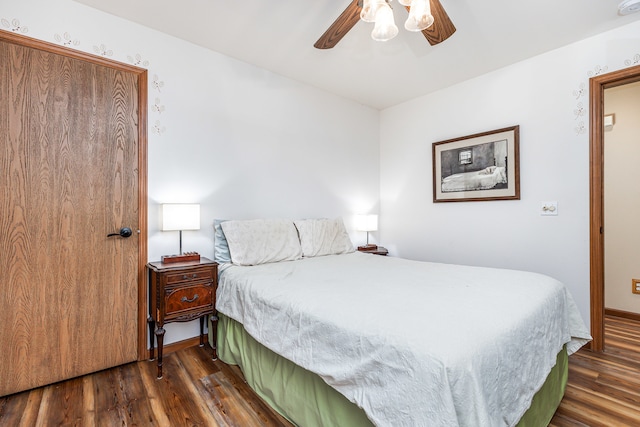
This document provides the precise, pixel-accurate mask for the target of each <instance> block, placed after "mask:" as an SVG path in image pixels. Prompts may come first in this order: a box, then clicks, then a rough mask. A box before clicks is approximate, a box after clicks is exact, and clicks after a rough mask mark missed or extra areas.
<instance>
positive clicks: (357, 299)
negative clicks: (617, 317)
mask: <svg viewBox="0 0 640 427" xmlns="http://www.w3.org/2000/svg"><path fill="white" fill-rule="evenodd" d="M216 306H217V308H218V310H219V312H220V313H222V314H224V315H226V316H228V317H230V318H232V319H234V320H236V321H238V322H240V323H242V325H243V327H244V329H245V330H246V331H247V332H248V333H249V334H250V335H251V336H252V337H253V338H254V339H255V340H256V341H258V342H259V343H260V344H261V345H263V346H265V347H267V348H268V349H270V350H271V351H273V352H274V353H276V354H278V355H280V356H282V357H284V358H285V359H287V360H290V361H292V362H294V363H295V365H297V366H300V367H302V368H304V369H305V370H308V371H310V372H313V373H314V374H315V375H317V376H319V377H320V378H321V379H322V381H323V382H324V383H326V384H328V385H329V386H330V387H331V388H333V389H335V390H336V391H338V392H339V393H340V394H341V395H343V396H344V397H345V398H346V399H347V400H348V401H350V402H352V403H354V404H355V405H356V406H357V407H359V408H362V410H363V411H364V412H365V414H366V416H367V418H368V419H369V420H370V421H371V422H372V423H373V424H375V425H377V426H386V425H389V426H402V425H406V426H420V425H439V426H446V425H462V426H465V425H466V426H477V425H491V426H493V425H496V426H502V425H504V426H513V425H515V424H516V423H517V422H518V421H519V420H520V419H521V418H522V415H523V414H524V413H525V411H526V410H527V409H528V408H529V407H530V405H531V402H532V399H533V397H534V394H535V393H537V392H538V390H540V388H541V387H542V386H543V384H544V383H545V380H546V379H547V376H548V374H549V372H551V370H552V368H553V367H554V366H555V365H556V362H557V355H558V353H559V352H560V351H561V349H562V348H563V347H564V346H566V349H567V352H568V353H569V354H570V353H571V352H573V351H575V350H577V348H579V347H580V346H581V345H582V344H584V343H585V342H586V341H587V340H588V339H589V338H590V337H589V334H588V331H587V329H586V327H585V326H584V323H583V322H582V319H581V318H580V316H579V314H578V312H577V309H576V307H575V304H574V303H573V300H572V299H571V296H570V295H569V293H568V292H567V290H566V289H565V287H564V286H563V285H562V284H561V283H560V282H558V281H557V280H554V279H552V278H550V277H547V276H543V275H539V274H534V273H527V272H519V271H512V270H501V269H488V268H478V267H466V266H452V265H446V264H434V263H422V262H416V261H408V260H402V259H398V258H387V257H374V256H371V255H368V254H361V253H353V254H347V255H339V256H326V257H318V258H310V259H303V260H299V261H291V262H281V263H274V264H263V265H259V266H254V267H238V266H231V267H229V268H227V269H224V271H223V272H222V273H221V276H220V282H219V286H218V292H217V302H216Z"/></svg>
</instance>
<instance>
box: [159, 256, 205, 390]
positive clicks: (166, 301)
mask: <svg viewBox="0 0 640 427" xmlns="http://www.w3.org/2000/svg"><path fill="white" fill-rule="evenodd" d="M147 270H148V272H149V317H148V318H147V321H148V323H149V340H150V341H151V348H150V355H151V360H153V358H154V347H155V339H156V338H157V340H158V378H162V346H163V341H164V333H165V330H164V327H163V326H164V324H165V323H171V322H188V321H190V320H194V319H198V318H199V319H200V347H202V346H204V322H205V320H206V317H207V316H209V315H211V316H212V317H211V325H212V327H213V328H214V332H215V327H216V325H217V320H218V317H217V316H216V313H215V304H216V287H217V286H218V263H217V262H214V261H211V260H209V259H207V258H201V259H200V260H199V261H187V262H176V263H172V264H163V263H162V262H160V261H158V262H150V263H149V264H147ZM214 338H215V334H214ZM216 358H217V354H216V345H215V339H214V346H213V359H214V360H215V359H216Z"/></svg>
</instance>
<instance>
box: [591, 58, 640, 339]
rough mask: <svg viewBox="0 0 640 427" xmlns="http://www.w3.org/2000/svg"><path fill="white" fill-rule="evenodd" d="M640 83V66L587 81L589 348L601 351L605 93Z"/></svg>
mask: <svg viewBox="0 0 640 427" xmlns="http://www.w3.org/2000/svg"><path fill="white" fill-rule="evenodd" d="M638 81H640V66H635V67H630V68H626V69H623V70H619V71H615V72H612V73H608V74H603V75H601V76H596V77H593V78H591V79H590V80H589V106H590V117H589V185H590V191H589V198H590V203H589V205H590V230H589V234H590V277H591V335H592V337H593V341H592V342H591V349H592V350H594V351H604V347H605V342H604V314H605V307H604V305H605V297H604V286H605V280H604V234H605V231H606V230H605V229H604V114H605V111H604V91H605V89H609V88H614V87H618V86H622V85H625V84H629V83H635V82H638Z"/></svg>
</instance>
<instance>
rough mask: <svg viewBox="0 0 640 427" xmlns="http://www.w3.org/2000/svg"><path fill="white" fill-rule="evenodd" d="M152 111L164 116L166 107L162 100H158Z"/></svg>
mask: <svg viewBox="0 0 640 427" xmlns="http://www.w3.org/2000/svg"><path fill="white" fill-rule="evenodd" d="M151 110H152V111H155V112H156V113H158V114H162V112H163V111H164V105H162V104H161V103H160V98H156V102H155V104H153V105H152V106H151Z"/></svg>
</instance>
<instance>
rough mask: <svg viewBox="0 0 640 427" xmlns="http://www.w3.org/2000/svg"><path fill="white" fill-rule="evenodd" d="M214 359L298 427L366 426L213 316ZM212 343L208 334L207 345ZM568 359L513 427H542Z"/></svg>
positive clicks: (326, 389) (317, 385)
mask: <svg viewBox="0 0 640 427" xmlns="http://www.w3.org/2000/svg"><path fill="white" fill-rule="evenodd" d="M219 318H220V321H219V322H218V357H219V358H220V360H222V361H223V362H225V363H227V364H231V365H238V366H239V367H240V369H241V370H242V372H243V374H244V376H245V378H246V380H247V383H248V384H249V385H250V386H251V388H252V389H253V390H255V392H256V393H257V394H258V395H259V396H260V397H261V398H262V399H264V400H265V401H266V402H267V403H268V404H269V405H271V407H272V408H274V409H275V410H276V411H278V412H279V413H280V414H281V415H283V416H284V417H285V418H287V419H288V420H289V421H291V422H292V423H293V424H295V425H297V426H301V427H328V426H349V427H359V426H372V423H371V421H369V419H368V418H367V416H366V414H365V413H364V411H363V410H362V409H360V408H358V407H357V406H356V405H355V404H353V403H351V402H350V401H349V400H348V399H347V398H346V397H344V396H343V395H342V394H340V393H339V392H337V391H336V390H335V389H333V388H332V387H330V386H329V385H327V384H326V383H325V382H324V381H323V380H322V379H321V378H320V377H319V376H317V375H316V374H314V373H312V372H309V371H307V370H306V369H304V368H301V367H300V366H298V365H296V364H295V363H293V362H291V361H289V360H288V359H285V358H284V357H281V356H279V355H277V354H276V353H274V352H272V351H271V350H269V349H268V348H266V347H264V346H263V345H261V344H260V343H258V342H257V341H256V340H255V339H253V337H251V335H249V334H248V333H247V332H246V331H245V330H244V328H243V327H242V324H240V323H238V322H236V321H234V320H233V319H230V318H228V317H226V316H224V315H219ZM211 340H212V334H211V331H209V341H210V342H211ZM567 366H568V355H567V352H566V350H565V349H563V350H562V351H561V352H560V353H558V357H557V363H556V366H555V367H554V368H553V369H552V370H551V373H550V374H549V376H548V377H547V380H546V381H545V383H544V385H543V386H542V388H541V389H540V391H538V393H537V394H536V395H535V396H534V398H533V402H532V404H531V407H530V408H529V409H528V410H527V412H526V413H525V414H524V416H523V417H522V419H521V420H520V422H519V423H518V424H517V425H518V427H541V426H547V425H548V424H549V422H550V421H551V418H552V417H553V414H554V413H555V411H556V409H557V407H558V405H559V404H560V401H561V400H562V396H563V395H564V390H565V387H566V385H567V373H568V369H567Z"/></svg>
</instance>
